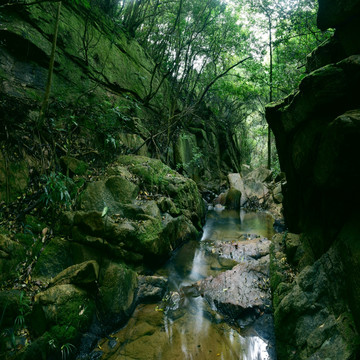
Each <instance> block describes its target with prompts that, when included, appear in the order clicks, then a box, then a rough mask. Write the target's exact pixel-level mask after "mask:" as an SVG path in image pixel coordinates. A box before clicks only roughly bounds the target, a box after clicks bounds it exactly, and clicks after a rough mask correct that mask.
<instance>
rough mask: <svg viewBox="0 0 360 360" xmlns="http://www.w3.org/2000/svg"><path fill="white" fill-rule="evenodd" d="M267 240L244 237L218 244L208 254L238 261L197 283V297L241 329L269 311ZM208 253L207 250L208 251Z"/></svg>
mask: <svg viewBox="0 0 360 360" xmlns="http://www.w3.org/2000/svg"><path fill="white" fill-rule="evenodd" d="M270 243H271V242H270V241H269V240H267V239H262V238H260V237H259V236H256V235H251V234H246V235H243V240H241V241H233V242H231V243H226V242H222V243H217V244H215V245H214V246H213V247H211V253H218V254H219V255H220V256H219V263H221V260H222V259H223V258H225V259H231V260H235V261H236V262H239V264H237V265H236V266H234V267H233V268H232V269H231V270H227V271H224V272H222V273H221V274H219V275H217V276H216V277H209V278H207V279H204V280H201V281H199V282H197V283H196V285H195V287H196V289H197V291H198V294H201V296H204V297H205V298H206V299H207V300H208V301H209V303H210V304H211V305H212V306H213V307H214V308H216V309H217V310H218V311H220V312H221V313H222V314H223V315H225V316H227V317H229V318H230V319H232V321H237V322H238V323H239V324H241V325H242V326H243V325H244V324H248V323H250V322H251V321H254V320H255V319H256V318H257V317H259V316H260V315H263V313H264V312H270V310H271V306H270V305H271V297H270V292H269V261H270V260H269V246H270ZM209 250H210V249H209Z"/></svg>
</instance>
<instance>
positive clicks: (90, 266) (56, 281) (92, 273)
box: [49, 260, 99, 286]
mask: <svg viewBox="0 0 360 360" xmlns="http://www.w3.org/2000/svg"><path fill="white" fill-rule="evenodd" d="M98 277H99V265H98V263H97V262H96V261H94V260H90V261H86V262H83V263H81V264H76V265H73V266H70V267H68V268H67V269H65V270H63V271H62V272H61V273H59V274H58V275H56V276H55V277H54V278H53V279H51V281H50V283H49V285H50V286H53V285H62V284H74V285H79V286H88V285H91V284H94V283H95V281H97V279H98Z"/></svg>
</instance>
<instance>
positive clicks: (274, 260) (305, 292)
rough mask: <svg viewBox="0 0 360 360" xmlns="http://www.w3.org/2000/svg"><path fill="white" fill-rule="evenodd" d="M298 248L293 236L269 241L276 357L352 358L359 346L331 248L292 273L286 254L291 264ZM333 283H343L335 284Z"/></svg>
mask: <svg viewBox="0 0 360 360" xmlns="http://www.w3.org/2000/svg"><path fill="white" fill-rule="evenodd" d="M295 249H297V250H295ZM298 249H299V244H298V236H296V235H295V234H289V235H287V234H284V235H281V234H279V235H276V236H274V238H273V240H272V246H271V248H270V255H271V262H270V279H271V280H270V285H271V290H272V296H273V306H274V321H275V333H276V339H277V354H278V358H279V359H286V360H291V359H293V360H295V359H296V360H298V359H308V358H314V359H316V358H321V359H326V358H329V359H333V358H334V359H338V358H339V359H340V358H341V359H348V360H350V359H353V354H354V353H356V352H357V351H358V349H359V344H360V342H359V335H358V333H357V331H356V330H355V329H356V328H355V324H354V319H353V318H352V316H351V315H350V314H349V313H348V306H347V304H346V302H345V301H344V299H342V297H341V296H340V295H341V294H343V293H344V291H346V290H345V281H344V273H343V266H342V263H341V260H340V256H339V253H338V249H337V248H336V247H333V248H331V249H330V250H329V251H328V252H327V253H326V254H325V255H324V256H322V257H321V258H320V259H319V260H317V261H315V262H314V263H313V264H312V265H308V266H305V267H304V268H302V269H301V271H300V272H299V273H296V272H295V271H294V268H293V267H292V266H291V265H290V264H289V262H288V257H287V254H288V255H289V256H290V258H291V259H294V256H295V255H296V253H297V252H298ZM334 279H341V280H342V281H338V282H336V283H335V282H334Z"/></svg>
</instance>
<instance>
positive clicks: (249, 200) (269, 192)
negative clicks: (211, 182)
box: [215, 167, 286, 219]
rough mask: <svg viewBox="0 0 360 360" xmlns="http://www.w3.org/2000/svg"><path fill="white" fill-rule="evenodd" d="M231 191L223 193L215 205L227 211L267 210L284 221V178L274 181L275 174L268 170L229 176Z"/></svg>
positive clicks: (261, 169) (262, 169)
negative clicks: (242, 209) (241, 209)
mask: <svg viewBox="0 0 360 360" xmlns="http://www.w3.org/2000/svg"><path fill="white" fill-rule="evenodd" d="M228 183H229V189H228V190H226V191H225V192H223V193H221V194H220V195H219V196H218V197H217V198H216V199H215V204H218V205H222V206H225V207H226V208H227V209H235V210H239V209H240V208H244V209H248V210H251V211H253V210H255V211H256V210H266V211H268V212H270V213H271V214H272V215H273V216H274V217H275V218H276V219H282V217H283V214H282V200H283V196H282V184H283V183H284V184H285V183H286V180H285V178H284V177H283V176H278V177H276V179H273V174H272V172H271V171H270V170H268V169H266V168H262V167H260V168H258V169H255V170H249V171H246V174H245V175H243V174H240V173H230V174H228Z"/></svg>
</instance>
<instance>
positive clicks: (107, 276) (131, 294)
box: [98, 262, 138, 328]
mask: <svg viewBox="0 0 360 360" xmlns="http://www.w3.org/2000/svg"><path fill="white" fill-rule="evenodd" d="M137 283H138V280H137V274H136V273H135V272H134V271H133V270H131V269H129V268H128V267H126V266H125V265H124V264H119V263H114V262H110V263H108V264H107V265H106V266H105V267H104V268H102V269H101V271H100V275H99V284H100V288H99V298H98V308H99V311H100V313H101V317H102V321H103V323H104V324H105V326H106V327H108V328H113V327H114V326H120V325H122V324H124V323H125V321H126V320H127V319H128V318H129V316H130V315H131V313H132V311H133V309H134V306H135V302H134V301H135V291H136V287H137Z"/></svg>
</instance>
